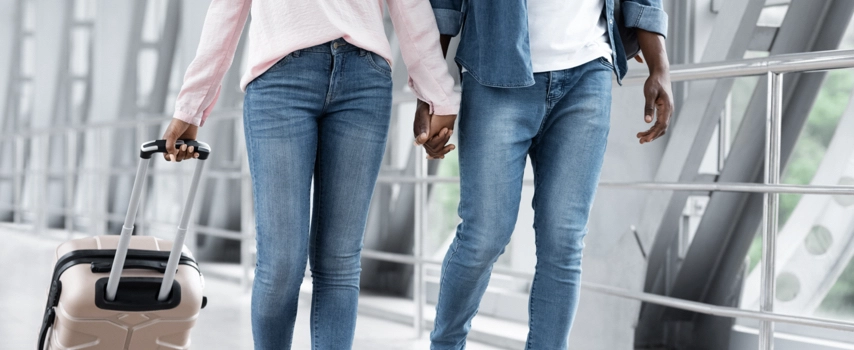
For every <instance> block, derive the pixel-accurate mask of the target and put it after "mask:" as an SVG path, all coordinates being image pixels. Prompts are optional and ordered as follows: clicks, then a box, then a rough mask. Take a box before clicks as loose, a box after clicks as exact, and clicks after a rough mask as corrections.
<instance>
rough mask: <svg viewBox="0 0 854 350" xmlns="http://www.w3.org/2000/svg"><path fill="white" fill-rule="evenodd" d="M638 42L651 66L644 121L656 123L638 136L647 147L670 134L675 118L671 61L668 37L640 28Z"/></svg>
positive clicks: (647, 84) (644, 89) (644, 93)
mask: <svg viewBox="0 0 854 350" xmlns="http://www.w3.org/2000/svg"><path fill="white" fill-rule="evenodd" d="M638 42H639V43H640V47H641V50H642V51H643V55H644V56H645V57H646V64H647V67H649V78H647V79H646V83H645V84H644V86H643V95H644V97H645V99H646V103H645V104H644V111H643V115H644V117H643V120H644V121H645V122H647V123H652V121H653V119H654V120H655V124H653V125H652V127H651V128H649V130H647V131H644V132H639V133H638V134H637V138H638V139H639V140H640V143H641V144H644V143H647V142H652V141H653V140H655V139H657V138H659V137H661V136H663V135H664V134H665V132H666V131H667V126H668V125H670V117H671V115H673V92H672V91H671V88H670V62H668V60H667V52H666V50H665V47H664V38H663V37H662V36H660V35H658V34H656V33H652V32H647V31H645V30H640V29H638Z"/></svg>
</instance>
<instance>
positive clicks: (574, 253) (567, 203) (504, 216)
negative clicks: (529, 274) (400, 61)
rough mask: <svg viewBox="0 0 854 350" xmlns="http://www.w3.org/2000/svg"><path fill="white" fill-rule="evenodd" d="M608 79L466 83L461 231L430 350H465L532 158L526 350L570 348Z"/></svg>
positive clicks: (590, 73)
mask: <svg viewBox="0 0 854 350" xmlns="http://www.w3.org/2000/svg"><path fill="white" fill-rule="evenodd" d="M611 74H612V70H611V65H610V63H608V62H607V61H606V60H604V59H596V60H593V61H591V62H588V63H586V64H584V65H581V66H578V67H575V68H571V69H566V70H562V71H553V72H545V73H537V74H535V75H534V79H535V81H536V82H535V84H534V85H533V86H531V87H525V88H512V89H506V88H494V87H486V86H483V85H480V84H479V83H478V82H477V81H476V80H475V79H474V78H473V77H472V76H471V74H469V73H468V72H466V73H464V74H463V81H462V88H463V93H462V106H461V107H460V118H459V130H458V131H457V132H458V135H459V152H460V154H459V157H460V195H461V199H460V207H459V215H460V217H461V218H462V222H461V223H460V224H459V226H457V233H456V236H455V237H454V241H453V243H451V246H450V248H449V249H448V253H447V254H446V255H445V260H444V263H443V265H442V277H441V282H440V287H439V300H438V305H437V306H436V321H435V325H434V330H433V332H432V333H431V335H430V338H431V341H432V349H443V350H444V349H464V348H465V344H466V335H467V334H468V331H469V329H471V319H472V318H473V317H474V315H475V314H476V313H477V309H478V305H479V304H480V300H481V297H482V296H483V293H484V291H485V290H486V286H487V284H488V283H489V276H490V273H491V271H492V265H493V264H494V263H495V261H496V260H497V259H498V256H499V255H501V254H502V253H503V252H504V247H505V246H506V245H507V243H509V242H510V235H511V234H512V233H513V228H514V227H515V225H516V217H517V214H518V212H519V202H520V200H521V192H522V178H523V175H524V172H525V163H526V162H525V161H526V158H527V157H528V156H530V157H531V164H532V166H533V170H534V186H535V188H534V191H535V192H534V200H533V208H534V230H535V237H536V249H537V266H536V273H535V275H534V281H533V284H532V285H531V296H530V301H529V303H530V304H529V310H528V312H529V332H528V342H527V348H528V349H536V350H548V349H555V350H557V349H560V350H565V349H566V348H567V342H568V337H569V329H570V327H571V325H572V320H573V318H574V316H575V310H576V305H577V303H578V296H579V284H580V281H581V251H582V249H583V248H584V236H585V234H586V233H587V218H588V214H589V212H590V206H591V205H592V202H593V197H594V194H595V192H596V186H597V183H598V181H599V172H600V170H601V168H602V160H603V157H604V154H605V145H606V143H607V138H608V130H609V120H610V111H611Z"/></svg>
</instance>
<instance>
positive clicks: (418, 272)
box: [412, 148, 427, 339]
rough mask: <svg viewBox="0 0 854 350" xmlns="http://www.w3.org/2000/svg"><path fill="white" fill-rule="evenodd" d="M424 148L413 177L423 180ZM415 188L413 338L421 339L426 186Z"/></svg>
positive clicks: (419, 152) (424, 170) (417, 159)
mask: <svg viewBox="0 0 854 350" xmlns="http://www.w3.org/2000/svg"><path fill="white" fill-rule="evenodd" d="M423 149H424V148H418V149H416V150H415V154H414V157H415V177H416V178H423V177H426V173H427V158H426V157H427V154H426V153H425V152H424V151H423ZM414 186H415V211H414V214H415V230H414V238H413V243H412V255H413V256H414V257H415V259H416V262H415V264H414V266H413V269H414V271H413V274H414V275H413V276H414V278H413V281H414V282H413V283H414V284H413V292H412V298H413V304H414V305H415V314H414V316H415V317H414V320H413V327H415V338H416V339H421V336H422V335H423V333H424V332H423V325H422V322H423V321H424V305H423V303H424V264H422V263H421V260H420V259H421V243H422V240H423V236H424V232H423V231H424V221H425V220H424V219H425V216H424V214H423V213H424V211H425V210H426V209H427V208H426V205H424V204H425V203H426V200H425V199H426V197H427V191H426V188H427V184H426V183H417V184H414Z"/></svg>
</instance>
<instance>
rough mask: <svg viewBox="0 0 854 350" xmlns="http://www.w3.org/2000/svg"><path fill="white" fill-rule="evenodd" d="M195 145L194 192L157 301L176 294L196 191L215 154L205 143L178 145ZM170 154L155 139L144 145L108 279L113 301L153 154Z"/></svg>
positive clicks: (183, 214)
mask: <svg viewBox="0 0 854 350" xmlns="http://www.w3.org/2000/svg"><path fill="white" fill-rule="evenodd" d="M185 144H186V145H188V146H193V148H195V150H194V152H198V153H199V158H198V159H199V161H198V162H196V169H195V170H194V171H193V179H192V182H191V183H190V192H189V194H187V200H186V202H185V203H184V209H183V211H182V212H181V221H180V222H179V223H178V233H177V234H176V235H175V240H174V241H173V243H172V251H171V252H170V253H169V260H168V262H167V263H166V272H165V273H164V274H163V283H162V284H161V285H160V292H159V293H158V296H157V299H158V300H160V301H163V300H166V299H167V298H168V297H169V293H170V292H171V291H172V282H173V281H174V280H175V272H176V271H177V270H178V262H179V261H180V259H181V250H182V249H183V247H184V237H185V236H186V234H187V225H188V224H189V222H190V214H191V213H192V212H193V202H194V200H195V198H196V191H197V190H198V188H199V179H200V178H201V175H202V169H203V168H204V164H205V162H204V160H205V159H207V158H208V156H209V155H210V152H211V147H210V146H209V145H208V144H207V143H204V142H201V141H195V140H178V141H177V142H175V146H176V147H181V145H185ZM163 152H166V140H154V141H148V142H146V143H143V144H142V146H140V152H139V165H137V169H136V178H135V179H134V181H133V191H131V195H130V204H128V211H127V214H126V215H125V222H124V225H122V235H121V237H119V244H118V247H116V257H115V258H114V259H113V265H112V266H113V268H112V269H111V270H110V278H109V279H108V280H107V291H106V295H105V297H106V299H107V300H109V301H113V300H115V299H116V291H118V289H119V280H120V278H121V276H122V269H123V268H124V264H125V258H126V257H127V252H128V246H129V245H130V238H131V234H132V233H133V224H134V221H135V219H136V211H137V208H139V200H140V197H141V194H142V187H143V184H144V183H145V178H146V174H147V172H148V164H149V163H150V162H151V155H152V154H154V153H163Z"/></svg>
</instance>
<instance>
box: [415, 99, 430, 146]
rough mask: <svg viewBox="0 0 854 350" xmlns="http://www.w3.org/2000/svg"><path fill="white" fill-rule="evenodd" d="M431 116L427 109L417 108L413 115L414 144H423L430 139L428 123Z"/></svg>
mask: <svg viewBox="0 0 854 350" xmlns="http://www.w3.org/2000/svg"><path fill="white" fill-rule="evenodd" d="M431 119H432V116H431V115H430V111H429V109H428V108H418V109H417V112H416V113H415V123H414V125H413V127H414V130H413V131H414V134H415V143H416V144H419V145H421V144H424V143H425V142H427V140H428V139H430V122H431Z"/></svg>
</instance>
